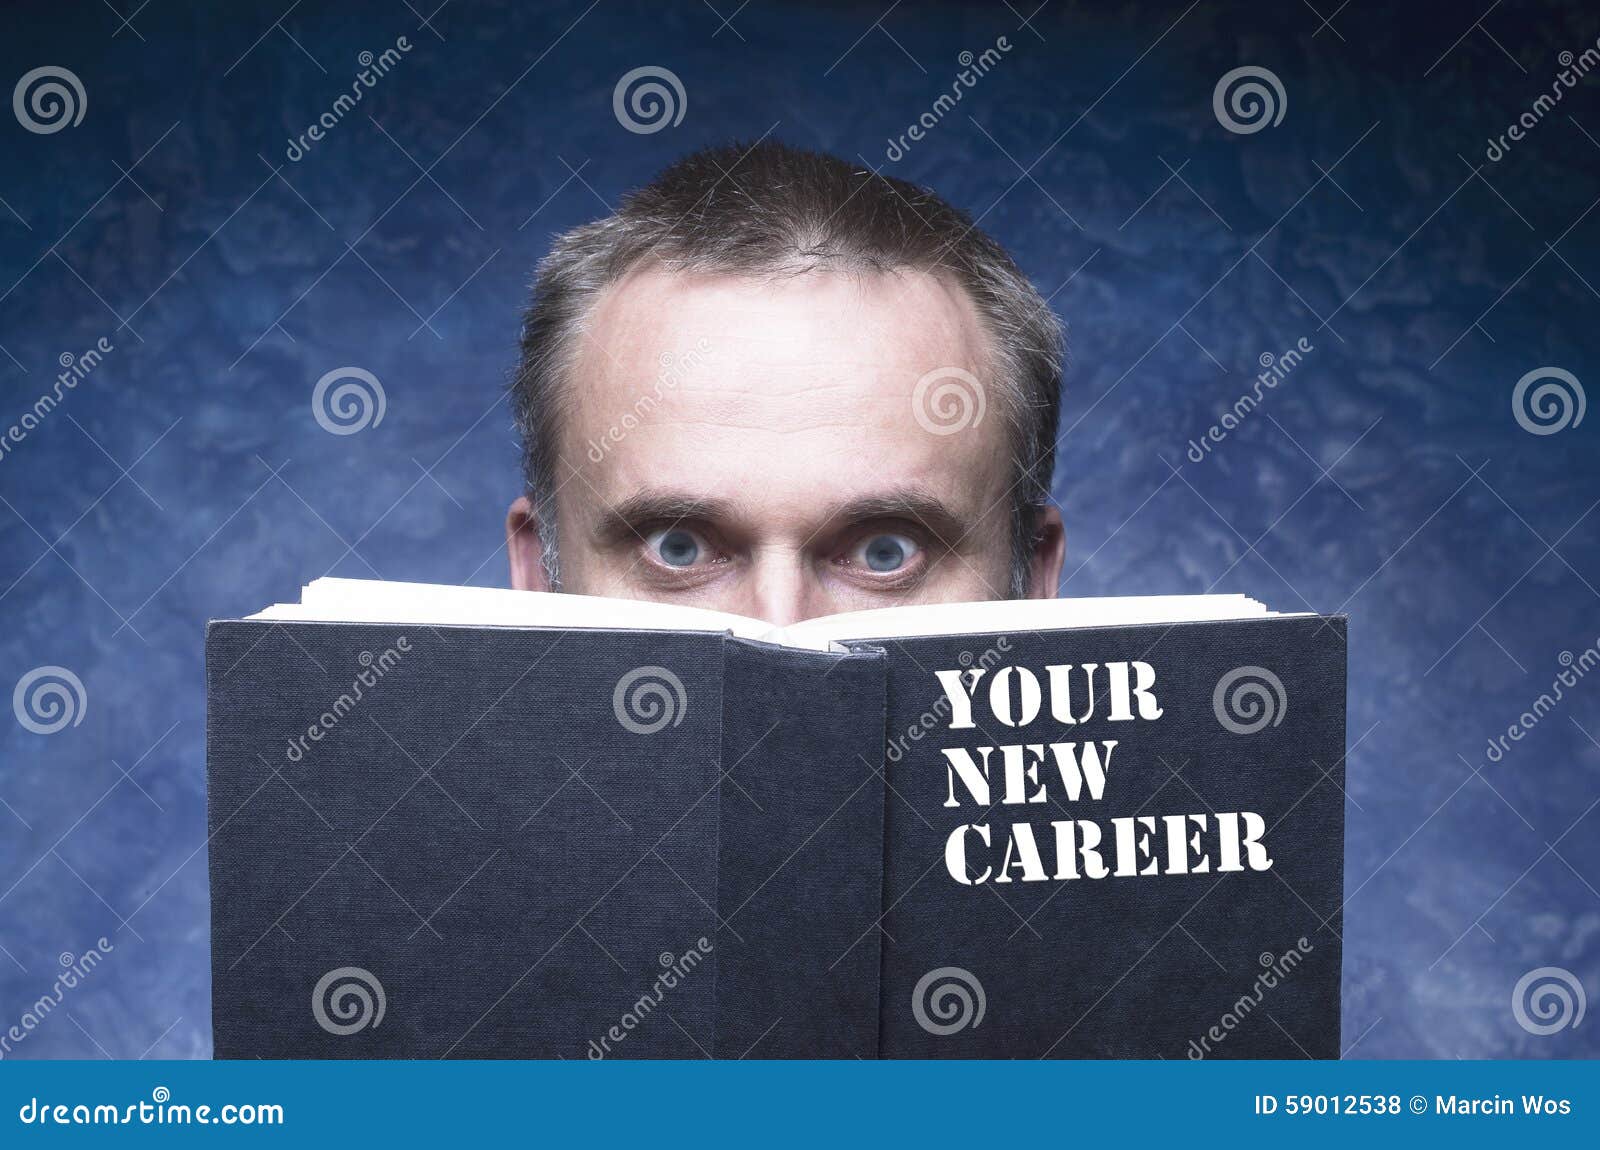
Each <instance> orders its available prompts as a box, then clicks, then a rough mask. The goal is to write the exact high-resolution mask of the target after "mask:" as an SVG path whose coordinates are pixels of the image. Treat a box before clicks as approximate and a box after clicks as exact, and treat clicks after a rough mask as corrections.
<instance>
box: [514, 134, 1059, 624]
mask: <svg viewBox="0 0 1600 1150" xmlns="http://www.w3.org/2000/svg"><path fill="white" fill-rule="evenodd" d="M646 263H651V264H654V265H656V266H659V267H662V268H665V269H667V270H669V271H676V272H691V273H692V272H713V273H731V274H738V275H750V276H789V275H796V274H803V273H806V272H810V271H819V270H824V271H847V272H881V273H895V272H899V271H903V270H909V271H923V272H930V273H934V274H943V275H947V276H949V277H950V278H951V279H952V280H953V281H954V282H956V283H958V284H959V285H960V286H961V287H962V288H963V289H964V290H965V291H966V294H967V296H968V298H969V299H970V300H971V302H972V304H973V306H974V307H975V309H976V310H977V312H978V314H979V316H980V317H981V319H982V321H983V323H984V326H985V328H986V330H987V333H988V336H989V342H990V344H991V347H990V358H991V363H990V365H989V370H990V373H991V374H992V376H993V380H994V384H995V387H996V390H997V391H998V393H999V403H998V404H997V406H998V407H999V408H1000V411H1001V417H1002V418H1003V419H1004V420H1005V421H1006V425H1007V428H1008V431H1009V433H1010V437H1011V441H1012V457H1013V459H1012V475H1013V479H1012V486H1011V488H1010V490H1009V492H1008V494H1009V497H1010V499H1011V587H1010V589H1009V590H1010V594H1011V595H1012V596H1013V597H1020V596H1022V595H1024V594H1026V593H1027V581H1028V571H1029V565H1030V559H1031V556H1032V553H1033V549H1034V545H1035V543H1036V542H1037V540H1038V521H1039V514H1040V512H1041V510H1042V509H1043V507H1044V506H1045V505H1046V504H1048V502H1049V499H1050V484H1051V478H1052V473H1053V470H1054V467H1055V447H1056V419H1057V415H1058V413H1059V410H1060V405H1061V372H1062V356H1063V340H1062V332H1061V325H1060V323H1059V322H1058V321H1057V319H1056V317H1055V315H1054V314H1053V313H1052V312H1051V310H1050V308H1049V306H1048V305H1047V304H1046V303H1045V302H1044V300H1042V299H1041V298H1040V297H1039V293H1038V292H1037V291H1036V290H1034V287H1033V285H1032V284H1031V283H1030V282H1029V281H1028V278H1027V277H1026V276H1025V275H1023V274H1022V272H1021V271H1020V270H1019V269H1018V268H1017V265H1016V264H1015V263H1014V262H1013V261H1012V259H1011V257H1010V256H1009V255H1007V254H1006V252H1005V250H1004V249H1003V248H1001V247H1000V245H999V244H997V243H995V241H994V240H992V239H990V238H989V237H988V236H987V235H985V234H984V233H983V232H981V231H979V230H978V228H977V226H976V225H975V224H974V223H973V222H972V220H971V218H970V217H969V216H968V215H967V214H966V213H965V212H962V211H961V210H960V209H958V208H956V207H953V206H952V205H950V204H949V203H947V202H945V201H944V200H943V199H940V198H939V197H938V196H936V195H935V194H934V193H932V192H931V191H928V190H926V189H924V188H918V187H916V186H915V185H912V184H909V183H906V182H905V181H904V180H897V179H893V178H892V177H888V176H881V175H876V174H874V173H873V172H871V171H870V170H868V169H866V168H864V167H859V166H856V165H853V164H850V163H847V162H845V161H843V160H840V159H837V158H836V157H833V156H828V155H823V154H820V153H817V152H809V151H804V150H802V149H799V148H794V147H790V146H788V145H785V144H781V143H778V142H776V141H762V142H759V143H757V144H755V145H753V146H750V147H742V146H740V145H737V144H730V145H725V146H721V147H713V148H706V149H703V150H701V151H698V152H695V153H693V154H691V155H688V156H686V157H684V158H683V159H681V160H678V161H677V162H676V163H674V164H672V165H671V166H670V167H668V168H667V169H666V170H665V171H663V172H662V173H661V174H660V175H658V176H657V177H656V178H655V179H654V180H652V181H651V182H650V183H648V184H646V185H645V186H644V187H642V188H640V189H638V190H637V191H634V192H632V193H630V194H629V195H627V196H626V197H624V199H623V200H622V204H621V206H620V207H619V208H618V209H617V211H616V212H615V214H613V215H610V216H607V217H606V218H605V219H601V220H596V221H595V222H593V223H590V224H584V225H583V226H581V227H577V228H573V229H572V230H571V231H568V232H565V233H563V234H561V235H559V236H557V237H556V238H555V240H554V242H553V243H552V244H551V248H550V252H549V254H548V255H547V256H545V258H544V259H543V260H542V261H540V263H539V267H538V271H537V273H536V274H535V277H534V283H533V297H532V301H531V302H530V304H529V306H528V310H527V312H526V314H525V315H524V317H523V325H522V344H521V352H522V358H521V363H520V365H519V367H518V370H517V373H516V376H515V377H514V379H513V381H512V384H511V399H512V409H513V412H514V414H515V418H516V424H517V430H518V432H519V433H520V435H521V437H522V445H523V469H524V473H525V477H526V483H527V489H528V497H529V500H530V501H531V502H532V504H533V508H534V515H535V517H536V520H537V522H538V524H539V532H540V538H541V540H542V543H543V548H544V566H545V572H546V574H547V575H548V576H549V579H550V584H551V586H552V587H553V588H554V587H558V586H559V584H560V565H559V557H558V554H557V547H556V537H557V531H556V524H555V495H556V491H557V489H558V488H559V486H560V483H559V480H558V477H557V475H556V459H557V447H558V442H559V439H558V436H559V431H560V426H561V423H562V420H563V418H564V417H565V416H566V415H567V413H568V412H569V411H570V408H571V403H570V396H569V395H568V389H566V388H565V387H564V386H563V380H564V378H565V376H566V375H567V373H568V371H569V369H570V367H571V365H572V362H573V360H574V357H575V354H576V350H577V345H578V342H579V340H578V336H579V333H580V332H581V331H582V330H583V328H584V325H585V324H586V323H587V322H588V317H589V315H590V312H591V309H592V308H593V307H594V305H595V303H596V301H597V300H598V298H599V296H600V294H601V293H602V292H604V291H605V289H606V288H608V287H610V286H611V285H613V284H615V283H617V282H618V281H620V280H622V279H623V278H624V277H625V276H627V275H628V274H629V273H630V272H632V271H633V270H635V269H636V268H639V267H641V266H643V265H645V264H646Z"/></svg>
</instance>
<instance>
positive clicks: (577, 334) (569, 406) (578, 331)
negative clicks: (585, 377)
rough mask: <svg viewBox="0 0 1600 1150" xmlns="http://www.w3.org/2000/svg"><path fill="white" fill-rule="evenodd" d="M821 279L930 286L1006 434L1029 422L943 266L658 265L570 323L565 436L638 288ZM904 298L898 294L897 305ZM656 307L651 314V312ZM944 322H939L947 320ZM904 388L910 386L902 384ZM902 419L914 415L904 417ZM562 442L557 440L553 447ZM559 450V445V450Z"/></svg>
mask: <svg viewBox="0 0 1600 1150" xmlns="http://www.w3.org/2000/svg"><path fill="white" fill-rule="evenodd" d="M819 276H830V277H836V278H838V279H840V280H843V281H846V282H850V281H855V282H858V283H862V284H864V283H865V282H867V281H871V280H876V281H879V282H885V281H894V280H900V281H902V282H903V281H905V280H908V279H910V278H913V277H915V278H920V279H922V280H924V281H926V282H927V283H929V284H931V285H933V286H934V287H935V288H937V289H938V291H939V292H940V293H941V295H942V296H943V297H944V298H945V299H947V300H949V301H950V303H951V306H952V310H951V312H950V313H948V314H949V316H953V317H954V318H955V320H956V323H957V325H958V326H957V327H956V329H955V330H953V331H951V332H950V333H949V334H951V335H953V336H954V337H955V338H956V339H957V341H958V342H959V343H960V344H962V345H963V346H965V347H967V348H969V349H970V351H969V354H970V355H971V357H972V360H973V366H974V368H976V369H977V371H976V374H977V375H978V376H979V378H980V380H981V381H982V382H983V383H984V385H985V386H986V387H987V386H993V388H994V390H995V392H996V393H997V395H996V399H997V402H998V403H999V405H1000V408H1001V410H1000V414H1001V417H1002V418H1003V419H1004V420H1005V422H1006V424H1007V426H1008V428H1010V429H1012V430H1016V428H1017V427H1018V426H1019V425H1020V423H1021V422H1022V421H1023V420H1024V419H1025V418H1026V412H1025V411H1024V410H1023V408H1022V404H1021V402H1020V400H1021V397H1020V396H1017V395H1015V394H1013V392H1014V391H1015V388H1014V387H1013V386H1012V382H1013V381H1011V380H1010V379H1009V378H1007V373H1006V370H1005V364H1004V363H1003V360H1002V356H1001V352H1000V333H998V332H996V331H994V330H993V326H992V325H991V324H990V322H989V321H988V319H987V317H986V316H985V315H984V313H983V311H982V309H981V308H980V307H979V305H978V301H977V300H976V299H974V298H973V294H972V292H971V290H970V289H969V288H968V287H967V285H966V284H964V283H963V282H962V281H961V279H960V278H959V276H958V275H957V274H956V273H955V272H954V271H952V270H951V269H950V268H948V267H946V266H943V265H933V266H918V265H915V264H906V265H902V266H897V267H861V266H848V265H847V264H846V263H844V262H843V261H841V262H838V263H836V264H813V265H812V266H809V267H795V268H775V269H770V270H768V269H763V268H750V269H743V268H739V269H725V268H683V267H676V266H674V265H672V264H671V263H669V262H667V261H663V260H659V259H645V260H642V261H640V262H639V263H637V264H635V265H634V266H632V267H630V268H629V269H627V270H626V271H624V272H623V273H622V274H621V275H620V276H618V277H617V278H616V279H614V280H612V281H611V282H609V283H607V284H606V285H604V286H603V287H600V288H599V289H598V290H596V291H595V292H594V293H593V295H592V297H591V298H590V299H589V300H587V302H586V307H585V308H584V311H583V314H582V316H581V317H579V318H577V319H576V321H575V322H574V323H573V325H572V327H571V329H570V331H569V333H568V336H567V340H568V343H569V344H570V345H571V346H569V347H567V348H565V349H564V350H563V363H562V365H561V367H560V369H559V370H557V371H556V372H555V373H553V374H554V378H553V379H552V380H551V382H552V383H553V384H554V388H553V392H554V393H553V394H551V395H550V396H549V399H550V400H551V401H552V403H553V404H554V405H555V406H556V408H557V409H558V410H559V411H560V413H561V415H562V421H561V424H562V430H563V432H565V431H566V430H567V429H568V428H569V427H570V417H571V416H572V415H573V402H572V401H573V395H574V392H573V385H574V381H575V378H576V377H577V376H579V375H582V374H585V372H584V369H585V368H586V367H588V366H591V365H592V364H593V363H595V362H597V361H598V362H599V363H600V364H601V366H602V370H603V369H604V366H605V361H608V360H609V361H610V362H612V363H614V362H615V359H614V357H613V356H612V355H611V352H610V349H609V348H607V347H606V345H605V344H604V343H603V342H602V340H601V339H600V337H599V336H598V335H597V333H596V329H597V327H599V326H600V322H599V321H601V320H603V319H605V318H608V317H610V316H615V315H617V310H616V309H619V308H622V307H625V306H627V305H626V304H625V303H624V302H623V301H624V300H625V299H626V298H627V296H628V293H629V292H630V291H634V292H636V291H639V290H640V288H641V286H642V285H645V284H646V283H648V282H649V281H652V280H653V281H656V283H657V284H659V285H662V289H663V290H665V291H666V292H668V293H670V292H672V291H674V290H683V289H684V288H690V289H692V288H693V287H695V286H697V284H717V285H722V284H750V285H752V286H753V287H755V288H758V289H759V288H760V287H762V286H769V285H773V284H778V285H781V284H787V283H792V282H795V281H797V280H804V279H808V278H813V277H819ZM905 294H908V292H902V293H901V295H902V297H903V296H904V295H905ZM643 304H644V306H642V307H641V312H642V314H644V315H646V316H649V317H651V319H652V320H654V321H656V322H661V323H670V322H671V319H670V312H669V311H666V312H665V316H666V318H663V314H664V309H663V308H662V307H661V306H660V301H651V300H648V299H646V300H645V301H643ZM652 305H653V306H652ZM945 318H948V317H941V319H945ZM924 322H926V316H925V314H924V315H922V316H918V317H915V318H912V319H911V320H909V322H908V324H907V325H906V328H907V330H908V331H914V330H915V329H916V328H917V327H918V326H920V325H921V324H923V323H924ZM925 366H926V370H930V371H931V370H934V369H936V368H943V367H962V366H963V365H961V364H956V363H943V362H941V363H933V362H931V361H930V362H929V363H928V364H926V365H925ZM664 370H666V365H665V364H662V363H658V364H657V373H658V375H659V373H660V372H662V371H664ZM650 382H651V381H650V380H644V379H641V380H639V381H638V383H639V384H640V385H641V386H647V385H648V384H649V383H650ZM906 382H907V384H908V385H909V384H911V383H914V382H915V381H914V380H907V381H906ZM907 418H908V419H909V418H911V414H910V412H909V411H908V412H907ZM566 438H567V436H566V435H565V434H562V435H560V436H558V440H564V439H566ZM562 446H563V445H561V444H559V443H558V444H557V449H558V450H560V449H561V447H562Z"/></svg>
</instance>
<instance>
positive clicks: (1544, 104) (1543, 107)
mask: <svg viewBox="0 0 1600 1150" xmlns="http://www.w3.org/2000/svg"><path fill="white" fill-rule="evenodd" d="M1597 49H1600V40H1596V41H1595V43H1594V44H1593V45H1592V46H1590V47H1588V48H1585V49H1584V50H1583V52H1582V53H1581V54H1580V55H1579V56H1577V57H1576V58H1574V57H1573V55H1572V53H1571V52H1563V53H1561V55H1560V56H1558V57H1556V59H1557V60H1559V61H1560V63H1561V71H1559V72H1557V73H1556V78H1555V81H1554V82H1553V83H1552V84H1551V85H1550V92H1549V93H1548V94H1545V95H1541V96H1540V97H1539V98H1538V99H1537V100H1535V101H1534V102H1533V105H1532V106H1531V107H1530V108H1529V109H1528V110H1527V111H1526V112H1524V113H1522V115H1520V116H1518V117H1517V118H1516V119H1515V120H1514V121H1512V123H1511V125H1510V126H1509V127H1508V128H1506V130H1505V131H1504V132H1502V133H1500V138H1499V139H1498V140H1497V139H1494V138H1493V137H1491V138H1490V140H1489V146H1488V147H1487V148H1486V149H1484V153H1483V154H1484V158H1485V159H1487V160H1488V161H1489V162H1490V163H1491V164H1498V163H1499V162H1500V161H1501V160H1503V159H1505V158H1506V155H1507V153H1509V152H1510V151H1511V145H1512V144H1513V143H1516V142H1517V141H1519V140H1521V139H1522V138H1523V137H1524V136H1526V135H1527V134H1528V133H1529V132H1531V131H1533V129H1535V128H1537V127H1538V126H1539V124H1540V122H1541V121H1543V120H1544V118H1545V117H1546V116H1547V115H1549V114H1550V113H1551V112H1553V111H1554V110H1555V106H1556V105H1557V104H1559V103H1560V102H1561V98H1562V97H1563V96H1565V95H1566V94H1567V92H1568V91H1569V90H1570V89H1572V88H1576V87H1577V86H1578V81H1579V80H1581V79H1583V78H1584V77H1585V76H1587V75H1588V74H1589V72H1590V70H1591V69H1592V68H1594V66H1595V65H1597V64H1600V50H1597Z"/></svg>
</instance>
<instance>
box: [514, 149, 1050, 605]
mask: <svg viewBox="0 0 1600 1150" xmlns="http://www.w3.org/2000/svg"><path fill="white" fill-rule="evenodd" d="M1061 355H1062V341H1061V333H1060V327H1059V325H1058V323H1057V321H1056V319H1055V317H1054V315H1053V314H1052V313H1051V312H1050V309H1049V307H1048V306H1047V305H1046V304H1045V303H1044V301H1043V300H1041V299H1040V298H1039V294H1038V293H1037V292H1036V291H1035V290H1034V288H1033V287H1032V285H1031V284H1029V282H1028V280H1027V278H1026V277H1025V276H1023V274H1022V273H1021V272H1020V271H1019V270H1018V269H1017V267H1016V265H1015V264H1014V263H1013V262H1012V260H1011V259H1010V257H1009V256H1007V255H1006V253H1005V252H1004V251H1003V250H1002V249H1001V248H1000V247H999V245H997V244H996V243H995V242H994V241H993V240H991V239H990V238H989V237H988V236H986V235H984V234H983V233H982V232H980V231H978V230H977V229H976V227H974V226H973V224H972V222H971V220H970V219H969V218H968V217H967V216H966V215H965V214H964V213H962V212H960V211H959V210H957V209H956V208H954V207H952V206H950V205H949V204H947V203H945V202H944V201H943V200H941V199H939V198H938V197H937V196H935V195H933V194H932V193H930V192H927V191H924V190H921V189H918V188H916V187H913V186H912V185H910V184H907V183H905V182H903V181H900V180H894V179H889V178H886V177H882V176H875V175H873V174H872V173H871V172H870V171H867V170H865V169H863V168H860V167H858V166H856V165H852V164H849V163H846V162H844V161H842V160H838V159H835V158H833V157H831V156H825V155H819V154H816V153H812V152H806V151H801V150H799V149H796V148H792V147H788V146H786V145H783V144H779V143H775V142H763V143H758V144H756V145H755V146H754V147H750V148H741V147H737V146H730V147H720V148H710V149H706V150H704V151H701V152H697V153H695V154H693V155H691V156H688V157H687V158H685V159H683V160H680V161H678V162H677V163H675V164H673V165H672V166H671V167H669V168H668V169H667V170H666V171H664V172H662V173H661V174H660V175H659V176H658V177H657V178H656V179H655V180H654V181H653V182H652V183H650V184H648V185H646V186H645V187H643V188H641V189H640V190H638V191H636V192H634V193H632V194H631V195H629V196H628V197H626V198H625V199H624V201H623V203H622V206H621V207H620V208H619V209H618V211H617V212H616V214H615V215H612V216H610V217H608V218H606V219H603V220H599V221H597V222H595V223H592V224H587V225H585V226H583V227H579V228H576V229H574V230H572V231H570V232H568V233H566V234H565V235H562V236H559V237H557V239H556V240H555V243H554V245H553V247H552V249H551V252H550V254H549V256H547V257H546V258H545V260H544V261H543V262H542V263H541V264H540V265H539V270H538V274H537V277H536V280H535V283H534V288H533V302H532V304H531V306H530V308H529V310H528V313H527V316H526V320H525V324H524V327H523V335H522V362H521V365H520V368H519V370H518V373H517V376H516V380H515V382H514V384H513V386H512V391H513V403H514V409H515V412H516V418H517V423H518V427H519V430H520V432H521V434H522V438H523V444H524V450H525V468H526V479H527V494H526V495H524V496H523V497H522V498H520V499H518V500H517V501H516V502H515V503H514V504H513V505H512V507H511V512H510V515H509V516H508V518H507V522H506V529H507V541H508V546H509V550H510V556H511V572H512V580H513V583H514V584H515V586H517V587H518V588H521V589H524V590H535V591H544V590H562V591H571V592H577V593H581V594H589V595H613V596H621V597H627V598H639V599H656V600H665V601H672V602H681V603H686V604H692V605H697V606H704V607H710V608H715V609H718V610H724V611H732V612H736V613H738V614H742V615H749V616H754V617H757V618H763V619H767V620H770V621H772V622H773V623H776V624H780V625H781V624H785V623H790V622H795V621H797V620H801V619H807V618H811V617H813V616H817V615H827V614H833V613H835V612H840V611H853V610H865V609H868V608H874V607H887V606H895V605H899V604H911V603H927V602H941V601H964V600H976V599H998V598H1005V597H1008V596H1010V597H1033V598H1048V597H1053V596H1054V595H1055V594H1056V584H1057V581H1058V579H1059V577H1060V573H1061V563H1062V556H1063V548H1064V538H1063V532H1062V526H1061V516H1060V513H1059V512H1058V511H1057V510H1056V508H1055V507H1054V506H1052V505H1051V504H1050V480H1051V472H1052V469H1053V465H1054V460H1055V434H1056V416H1057V412H1058V409H1059V406H1060V386H1061Z"/></svg>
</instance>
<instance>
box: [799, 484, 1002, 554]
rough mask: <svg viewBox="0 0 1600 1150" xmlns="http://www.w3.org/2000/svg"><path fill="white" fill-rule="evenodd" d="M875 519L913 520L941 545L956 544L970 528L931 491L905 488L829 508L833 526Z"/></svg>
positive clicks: (828, 515)
mask: <svg viewBox="0 0 1600 1150" xmlns="http://www.w3.org/2000/svg"><path fill="white" fill-rule="evenodd" d="M874 519H910V520H912V521H913V522H916V523H918V524H921V525H922V526H923V527H924V528H926V529H927V530H928V531H930V532H932V533H933V534H934V536H935V537H937V538H938V539H939V540H940V541H941V542H944V543H947V544H954V543H955V542H957V541H959V540H960V539H961V538H962V536H964V535H965V534H966V533H967V531H968V530H969V529H970V527H971V524H970V523H968V521H967V519H966V517H965V516H963V515H961V514H959V513H958V512H957V511H955V510H954V509H953V508H952V507H951V506H950V505H949V504H947V503H946V502H945V501H944V500H942V499H940V498H939V497H938V496H936V495H934V494H933V493H931V492H929V491H924V490H922V489H920V488H914V487H904V488H899V489H897V490H894V491H886V492H882V493H880V494H876V495H864V496H862V497H860V498H859V499H851V500H848V501H847V502H844V503H840V504H837V505H835V506H834V507H832V508H830V509H829V510H828V513H827V520H828V521H829V522H831V523H838V524H851V523H867V522H870V521H871V520H874Z"/></svg>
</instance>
